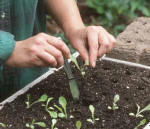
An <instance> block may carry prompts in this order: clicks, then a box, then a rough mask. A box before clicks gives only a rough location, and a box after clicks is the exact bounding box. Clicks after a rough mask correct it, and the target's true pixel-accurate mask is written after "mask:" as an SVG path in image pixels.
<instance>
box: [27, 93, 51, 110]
mask: <svg viewBox="0 0 150 129" xmlns="http://www.w3.org/2000/svg"><path fill="white" fill-rule="evenodd" d="M47 98H48V96H47V95H46V94H44V95H42V96H41V97H40V98H39V99H38V100H36V101H34V102H33V103H31V104H30V95H29V94H28V95H27V102H26V105H27V108H28V109H29V108H30V107H31V106H33V105H34V104H36V103H39V102H45V101H46V100H47Z"/></svg>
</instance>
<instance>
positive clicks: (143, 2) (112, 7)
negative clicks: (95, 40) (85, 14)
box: [86, 0, 150, 35]
mask: <svg viewBox="0 0 150 129" xmlns="http://www.w3.org/2000/svg"><path fill="white" fill-rule="evenodd" d="M86 4H87V5H88V6H89V7H90V8H93V9H94V10H95V12H96V13H97V14H99V17H98V18H97V19H96V20H98V21H100V22H99V23H100V24H101V25H103V26H104V27H106V28H107V29H109V28H113V33H114V34H115V35H117V34H118V33H119V32H120V31H122V30H123V29H124V28H125V26H126V24H128V23H129V22H131V21H132V20H133V19H135V18H136V17H137V16H147V17H149V16H150V6H149V1H148V0H86Z"/></svg>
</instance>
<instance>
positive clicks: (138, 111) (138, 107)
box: [129, 104, 150, 117]
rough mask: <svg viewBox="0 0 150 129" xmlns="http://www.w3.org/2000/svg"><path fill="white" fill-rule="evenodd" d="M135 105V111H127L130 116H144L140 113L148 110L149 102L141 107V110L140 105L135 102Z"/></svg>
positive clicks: (149, 109)
mask: <svg viewBox="0 0 150 129" xmlns="http://www.w3.org/2000/svg"><path fill="white" fill-rule="evenodd" d="M136 106H137V113H136V114H134V113H129V115H130V116H134V117H144V116H143V115H142V114H141V113H143V112H145V111H150V104H148V105H147V106H146V107H145V108H143V109H142V110H140V106H139V105H138V104H136Z"/></svg>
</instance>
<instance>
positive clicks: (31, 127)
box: [26, 119, 46, 129]
mask: <svg viewBox="0 0 150 129" xmlns="http://www.w3.org/2000/svg"><path fill="white" fill-rule="evenodd" d="M35 125H38V126H39V127H43V128H45V127H46V124H45V123H44V122H35V120H34V119H33V120H32V123H26V127H27V128H30V129H35Z"/></svg>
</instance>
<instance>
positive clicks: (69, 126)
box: [0, 61, 150, 129]
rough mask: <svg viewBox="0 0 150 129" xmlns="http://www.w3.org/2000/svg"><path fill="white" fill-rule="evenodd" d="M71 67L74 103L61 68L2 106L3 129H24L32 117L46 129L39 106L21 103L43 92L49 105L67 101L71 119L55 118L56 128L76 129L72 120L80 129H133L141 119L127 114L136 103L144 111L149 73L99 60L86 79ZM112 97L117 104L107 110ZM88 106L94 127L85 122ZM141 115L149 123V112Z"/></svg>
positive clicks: (48, 120) (47, 118)
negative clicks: (75, 88)
mask: <svg viewBox="0 0 150 129" xmlns="http://www.w3.org/2000/svg"><path fill="white" fill-rule="evenodd" d="M81 63H82V62H81ZM71 67H72V70H73V73H74V75H75V77H76V78H77V82H78V85H79V89H80V100H79V102H78V103H74V101H73V100H72V96H71V94H70V90H69V85H68V80H67V78H66V74H65V72H64V69H61V70H60V71H58V72H56V73H55V74H52V75H51V76H49V77H48V78H47V79H45V80H43V81H41V82H40V83H39V84H37V85H36V86H34V88H32V89H30V90H29V91H28V92H27V93H26V94H24V95H21V96H19V97H18V98H17V99H16V100H15V101H13V102H11V103H8V104H6V105H5V106H4V108H3V109H2V110H1V111H0V122H3V123H6V124H7V129H26V127H25V124H26V123H28V122H31V121H32V119H33V118H34V119H35V120H36V121H43V122H45V123H46V124H47V127H49V128H50V125H51V118H50V116H49V115H48V114H47V112H46V111H45V110H44V107H42V106H41V103H39V104H35V105H34V106H32V107H31V108H30V109H27V108H26V104H25V102H26V100H27V99H26V95H27V94H31V102H33V101H35V100H37V99H38V98H39V97H40V96H41V95H43V94H44V93H46V94H47V95H48V96H49V97H54V100H53V101H52V103H51V105H52V104H53V103H56V104H58V98H59V97H60V96H64V97H65V98H66V99H67V113H68V115H69V116H70V115H73V116H74V118H73V119H69V118H68V119H59V120H58V123H57V124H56V127H58V129H76V128H75V122H76V120H81V121H82V129H133V128H134V127H135V126H136V125H138V123H139V122H140V121H141V120H142V118H133V117H131V116H129V115H128V114H129V113H130V112H133V113H136V111H137V107H136V104H139V105H140V106H141V108H144V107H145V106H146V105H148V104H149V103H150V94H149V91H150V86H149V85H150V71H147V70H144V69H138V68H133V67H128V66H124V65H120V64H115V63H110V62H106V61H101V62H100V61H99V62H97V66H96V68H94V69H93V68H87V69H86V76H85V77H84V78H83V77H82V76H81V75H80V73H79V71H78V70H77V69H76V68H74V65H72V66H71ZM116 94H119V95H120V101H119V102H118V103H117V104H118V106H119V109H118V110H115V111H111V110H108V109H107V107H108V106H111V105H112V102H113V97H114V95H116ZM90 104H92V105H94V107H95V117H96V118H99V119H100V120H99V121H97V122H96V123H95V125H92V124H91V123H88V122H87V121H86V119H87V118H90V115H91V114H90V111H89V108H88V106H89V105H90ZM143 115H144V117H145V118H146V119H147V121H150V112H149V111H147V112H144V113H143ZM36 129H42V128H40V127H36ZM139 129H141V128H139Z"/></svg>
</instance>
